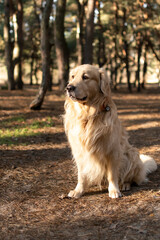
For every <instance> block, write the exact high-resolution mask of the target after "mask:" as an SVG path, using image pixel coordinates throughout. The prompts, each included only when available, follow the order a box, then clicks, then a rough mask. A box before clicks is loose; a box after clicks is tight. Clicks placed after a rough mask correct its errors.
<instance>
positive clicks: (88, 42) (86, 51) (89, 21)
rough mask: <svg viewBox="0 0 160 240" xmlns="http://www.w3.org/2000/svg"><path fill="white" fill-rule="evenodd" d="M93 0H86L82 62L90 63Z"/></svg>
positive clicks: (91, 58)
mask: <svg viewBox="0 0 160 240" xmlns="http://www.w3.org/2000/svg"><path fill="white" fill-rule="evenodd" d="M95 2H96V1H95V0H88V5H87V20H86V36H85V47H84V63H89V64H92V62H93V45H92V44H93V33H94V10H95Z"/></svg>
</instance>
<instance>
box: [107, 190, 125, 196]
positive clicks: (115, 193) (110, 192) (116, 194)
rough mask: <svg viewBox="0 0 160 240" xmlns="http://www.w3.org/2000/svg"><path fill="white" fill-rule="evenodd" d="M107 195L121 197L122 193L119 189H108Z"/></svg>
mask: <svg viewBox="0 0 160 240" xmlns="http://www.w3.org/2000/svg"><path fill="white" fill-rule="evenodd" d="M109 197H110V198H119V197H122V194H121V193H120V191H118V190H116V189H115V190H110V191H109Z"/></svg>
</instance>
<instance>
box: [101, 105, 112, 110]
mask: <svg viewBox="0 0 160 240" xmlns="http://www.w3.org/2000/svg"><path fill="white" fill-rule="evenodd" d="M101 111H102V112H109V111H111V108H110V106H109V105H104V104H103V105H102V107H101Z"/></svg>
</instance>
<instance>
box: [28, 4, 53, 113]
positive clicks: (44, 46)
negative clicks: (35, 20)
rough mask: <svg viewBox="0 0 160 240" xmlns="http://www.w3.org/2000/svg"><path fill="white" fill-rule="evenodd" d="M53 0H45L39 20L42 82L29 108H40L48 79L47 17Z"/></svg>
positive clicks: (48, 46) (48, 44)
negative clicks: (40, 19)
mask: <svg viewBox="0 0 160 240" xmlns="http://www.w3.org/2000/svg"><path fill="white" fill-rule="evenodd" d="M52 3H53V0H47V1H46V5H45V7H44V10H43V14H42V21H41V58H42V83H41V85H40V88H39V93H38V95H37V96H36V98H35V100H34V101H33V102H32V103H31V104H30V109H33V110H38V109H40V108H41V106H42V103H43V100H44V97H45V94H46V92H47V89H48V85H49V81H50V42H49V17H50V13H51V9H52Z"/></svg>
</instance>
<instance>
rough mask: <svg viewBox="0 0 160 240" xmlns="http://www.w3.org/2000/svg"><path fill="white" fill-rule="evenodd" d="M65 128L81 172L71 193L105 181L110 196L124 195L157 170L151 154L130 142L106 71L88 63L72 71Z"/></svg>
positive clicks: (77, 194)
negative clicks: (119, 116) (120, 118)
mask: <svg viewBox="0 0 160 240" xmlns="http://www.w3.org/2000/svg"><path fill="white" fill-rule="evenodd" d="M66 89H67V90H66V91H67V96H66V101H65V105H64V108H65V114H64V128H65V132H66V135H67V137H68V141H69V143H70V146H71V149H72V154H73V158H74V161H75V164H76V166H77V170H78V183H77V186H76V188H75V189H74V190H72V191H70V192H69V194H68V197H70V198H79V197H81V196H82V194H84V192H85V191H86V188H87V187H89V186H91V185H93V184H97V185H101V183H102V181H103V180H104V179H107V183H108V192H109V197H111V198H118V197H121V192H120V190H122V191H123V190H130V186H131V183H133V182H135V183H136V184H138V185H139V184H141V183H142V182H145V181H146V180H147V178H146V176H147V174H148V173H150V172H152V171H155V170H156V169H157V164H156V162H155V161H154V159H152V158H151V157H149V156H146V155H140V154H139V153H138V151H137V149H136V148H134V147H133V146H131V145H130V143H129V142H128V134H127V132H126V131H125V129H124V128H123V127H122V125H121V123H120V120H119V119H118V115H117V108H116V105H115V103H114V102H113V100H112V97H111V88H110V79H109V77H108V75H107V73H106V71H105V70H104V69H98V68H96V67H94V66H93V65H89V64H84V65H81V66H78V67H76V68H75V69H73V70H72V71H71V72H70V77H69V83H68V85H67V87H66Z"/></svg>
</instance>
